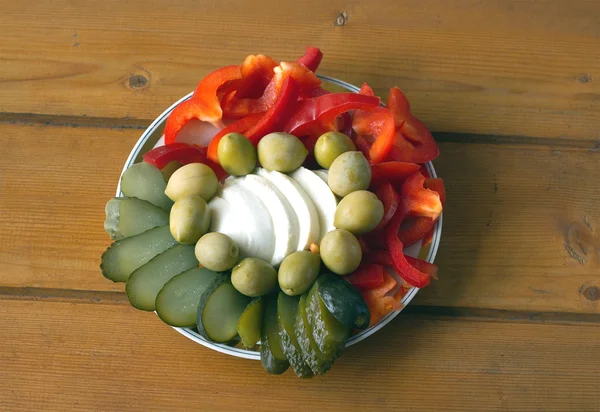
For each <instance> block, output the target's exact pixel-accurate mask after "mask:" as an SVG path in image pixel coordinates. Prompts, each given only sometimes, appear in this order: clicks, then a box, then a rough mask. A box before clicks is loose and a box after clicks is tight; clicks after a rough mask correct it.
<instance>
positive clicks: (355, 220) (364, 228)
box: [333, 190, 383, 235]
mask: <svg viewBox="0 0 600 412" xmlns="http://www.w3.org/2000/svg"><path fill="white" fill-rule="evenodd" d="M381 219H383V203H381V200H379V199H378V198H377V196H375V194H373V193H372V192H369V191H368V190H357V191H356V192H352V193H350V194H349V195H347V196H346V197H344V198H343V199H342V200H341V201H340V203H338V206H337V208H336V209H335V216H334V220H333V225H334V226H335V227H337V228H338V229H346V230H347V231H349V232H352V233H353V234H355V235H362V234H364V233H367V232H370V231H371V230H373V229H375V227H376V226H377V225H378V224H379V222H381Z"/></svg>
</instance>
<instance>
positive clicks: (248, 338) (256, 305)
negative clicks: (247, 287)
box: [237, 297, 264, 348]
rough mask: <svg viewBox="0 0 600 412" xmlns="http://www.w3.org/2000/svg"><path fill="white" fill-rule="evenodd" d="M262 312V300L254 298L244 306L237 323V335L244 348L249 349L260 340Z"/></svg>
mask: <svg viewBox="0 0 600 412" xmlns="http://www.w3.org/2000/svg"><path fill="white" fill-rule="evenodd" d="M263 312H264V299H263V298H262V297H258V298H254V299H252V300H251V301H250V303H248V305H246V308H245V309H244V312H242V315H241V316H240V319H239V320H238V323H237V331H238V335H240V338H241V339H242V343H243V344H244V346H245V347H247V348H251V347H253V346H254V345H256V343H257V342H258V341H259V340H260V335H261V332H262V320H263Z"/></svg>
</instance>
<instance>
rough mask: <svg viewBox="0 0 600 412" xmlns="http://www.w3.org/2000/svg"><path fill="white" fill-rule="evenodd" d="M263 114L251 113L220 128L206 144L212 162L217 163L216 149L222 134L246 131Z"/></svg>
mask: <svg viewBox="0 0 600 412" xmlns="http://www.w3.org/2000/svg"><path fill="white" fill-rule="evenodd" d="M263 115H264V113H256V114H251V115H248V116H246V117H244V118H243V119H240V120H238V121H236V122H233V123H231V124H230V125H228V126H227V127H225V128H224V129H221V131H219V133H217V134H216V135H215V136H214V137H213V138H212V140H211V141H210V144H209V145H208V150H207V156H208V158H209V159H210V160H212V161H213V162H217V163H218V162H219V156H218V154H217V150H218V148H219V142H220V141H221V139H222V138H223V136H225V135H226V134H229V133H246V132H247V131H248V130H249V129H250V128H251V127H252V126H254V125H255V124H256V123H257V122H258V121H259V120H260V119H261V118H262V117H263Z"/></svg>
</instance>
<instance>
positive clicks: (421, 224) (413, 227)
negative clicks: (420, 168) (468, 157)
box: [398, 178, 446, 247]
mask: <svg viewBox="0 0 600 412" xmlns="http://www.w3.org/2000/svg"><path fill="white" fill-rule="evenodd" d="M425 187H426V188H428V189H431V190H434V191H435V192H437V193H438V194H439V195H440V202H441V203H442V206H444V204H445V203H446V190H445V188H444V182H443V181H442V179H440V178H435V179H432V178H429V179H425ZM409 219H411V220H412V222H411V224H410V225H406V223H405V224H403V225H402V230H401V231H400V233H398V238H399V239H400V241H401V242H402V243H403V244H404V246H405V247H408V246H410V245H412V244H414V243H417V242H418V241H419V240H421V239H423V246H425V245H427V244H429V242H431V239H432V237H433V229H434V226H435V222H436V221H437V219H432V218H430V217H423V216H418V217H416V218H409Z"/></svg>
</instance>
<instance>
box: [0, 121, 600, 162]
mask: <svg viewBox="0 0 600 412" xmlns="http://www.w3.org/2000/svg"><path fill="white" fill-rule="evenodd" d="M153 121H154V120H152V119H132V118H128V117H123V118H116V117H91V116H66V115H49V114H36V113H7V112H0V125H1V124H16V125H25V126H52V127H71V128H76V127H88V128H99V129H137V130H145V129H146V128H147V127H148V126H150V124H151V123H152V122H153ZM432 133H433V135H434V137H435V140H436V141H438V142H452V143H468V144H495V145H519V146H523V147H526V146H545V147H549V148H552V149H562V150H584V151H589V152H600V136H599V137H598V140H596V141H594V140H581V139H569V138H566V137H565V138H545V137H534V136H509V135H489V134H488V135H486V134H467V133H451V132H432Z"/></svg>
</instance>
